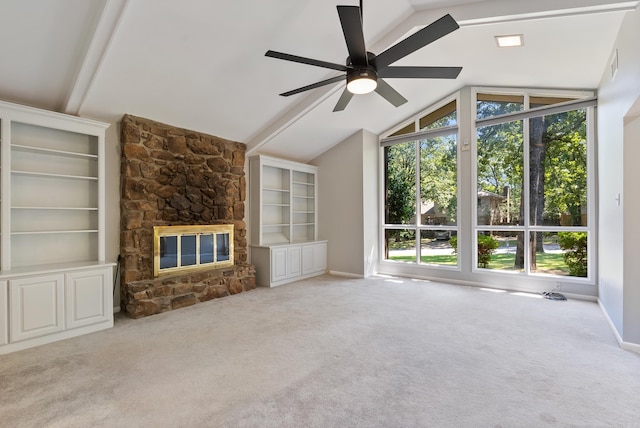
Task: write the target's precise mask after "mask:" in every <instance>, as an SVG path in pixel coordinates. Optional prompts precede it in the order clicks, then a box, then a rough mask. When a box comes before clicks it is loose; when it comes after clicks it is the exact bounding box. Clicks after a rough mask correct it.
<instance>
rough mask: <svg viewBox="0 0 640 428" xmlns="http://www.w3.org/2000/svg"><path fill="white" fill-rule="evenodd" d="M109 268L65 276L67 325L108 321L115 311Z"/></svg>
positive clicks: (75, 326)
mask: <svg viewBox="0 0 640 428" xmlns="http://www.w3.org/2000/svg"><path fill="white" fill-rule="evenodd" d="M110 277H111V275H110V271H108V270H107V269H98V270H89V271H78V272H69V273H67V274H66V278H65V304H66V311H65V313H66V327H67V328H77V327H83V326H87V325H91V324H96V323H100V322H108V321H109V320H110V318H111V314H112V313H113V307H112V301H113V299H112V298H110V296H111V292H112V287H113V285H112V284H111V280H110Z"/></svg>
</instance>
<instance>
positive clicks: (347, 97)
mask: <svg viewBox="0 0 640 428" xmlns="http://www.w3.org/2000/svg"><path fill="white" fill-rule="evenodd" d="M351 98H353V94H352V93H351V92H349V91H347V88H344V91H342V95H340V99H339V100H338V102H337V103H336V106H335V107H334V108H333V111H342V110H344V109H345V108H346V107H347V104H349V101H351Z"/></svg>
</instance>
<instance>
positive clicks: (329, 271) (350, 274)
mask: <svg viewBox="0 0 640 428" xmlns="http://www.w3.org/2000/svg"><path fill="white" fill-rule="evenodd" d="M327 273H328V274H329V275H335V276H345V277H347V278H358V279H362V278H364V275H358V274H355V273H349V272H338V271H335V270H328V271H327Z"/></svg>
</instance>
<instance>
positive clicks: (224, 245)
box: [216, 233, 230, 262]
mask: <svg viewBox="0 0 640 428" xmlns="http://www.w3.org/2000/svg"><path fill="white" fill-rule="evenodd" d="M229 254H230V253H229V234H228V233H219V234H217V235H216V261H217V262H224V261H227V260H229Z"/></svg>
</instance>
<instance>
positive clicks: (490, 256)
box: [476, 231, 525, 272]
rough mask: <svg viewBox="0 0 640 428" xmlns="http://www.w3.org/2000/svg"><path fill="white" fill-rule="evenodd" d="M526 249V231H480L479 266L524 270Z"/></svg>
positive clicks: (477, 248)
mask: <svg viewBox="0 0 640 428" xmlns="http://www.w3.org/2000/svg"><path fill="white" fill-rule="evenodd" d="M524 249H525V242H524V232H496V231H494V232H489V231H487V232H478V245H477V247H476V250H477V253H478V254H477V260H478V267H479V268H482V269H495V270H503V271H516V272H522V271H524Z"/></svg>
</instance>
